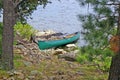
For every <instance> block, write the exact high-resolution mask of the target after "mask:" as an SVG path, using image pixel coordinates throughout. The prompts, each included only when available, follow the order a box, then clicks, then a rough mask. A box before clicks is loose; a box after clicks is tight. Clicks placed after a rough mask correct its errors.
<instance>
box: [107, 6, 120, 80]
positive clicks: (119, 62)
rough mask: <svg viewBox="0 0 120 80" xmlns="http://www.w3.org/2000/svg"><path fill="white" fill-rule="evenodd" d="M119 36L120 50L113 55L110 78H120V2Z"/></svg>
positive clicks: (119, 16) (119, 17) (119, 45)
mask: <svg viewBox="0 0 120 80" xmlns="http://www.w3.org/2000/svg"><path fill="white" fill-rule="evenodd" d="M117 23H118V24H117V26H118V27H117V36H119V41H118V48H119V50H118V52H117V53H116V55H115V56H113V57H112V62H111V66H110V71H109V78H108V80H120V4H119V7H118V22H117Z"/></svg>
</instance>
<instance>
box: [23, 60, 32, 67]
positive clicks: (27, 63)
mask: <svg viewBox="0 0 120 80" xmlns="http://www.w3.org/2000/svg"><path fill="white" fill-rule="evenodd" d="M24 64H25V66H31V65H32V63H31V62H28V61H24Z"/></svg>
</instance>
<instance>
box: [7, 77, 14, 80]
mask: <svg viewBox="0 0 120 80" xmlns="http://www.w3.org/2000/svg"><path fill="white" fill-rule="evenodd" d="M7 80H15V78H14V77H10V78H8V79H7Z"/></svg>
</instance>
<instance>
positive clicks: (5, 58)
mask: <svg viewBox="0 0 120 80" xmlns="http://www.w3.org/2000/svg"><path fill="white" fill-rule="evenodd" d="M3 9H4V10H3V35H2V36H3V38H2V67H3V69H5V70H11V69H13V68H14V63H13V38H14V29H13V26H14V24H15V10H14V5H13V1H12V0H3Z"/></svg>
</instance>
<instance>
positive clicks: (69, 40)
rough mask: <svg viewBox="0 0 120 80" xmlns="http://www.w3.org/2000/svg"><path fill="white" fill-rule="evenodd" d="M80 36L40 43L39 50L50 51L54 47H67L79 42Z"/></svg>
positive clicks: (78, 34)
mask: <svg viewBox="0 0 120 80" xmlns="http://www.w3.org/2000/svg"><path fill="white" fill-rule="evenodd" d="M79 36H80V33H77V34H75V35H74V36H72V37H70V38H65V39H60V40H49V41H38V46H39V49H41V50H44V49H49V48H53V47H59V46H62V45H66V44H69V43H72V42H74V41H76V40H78V39H79Z"/></svg>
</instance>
